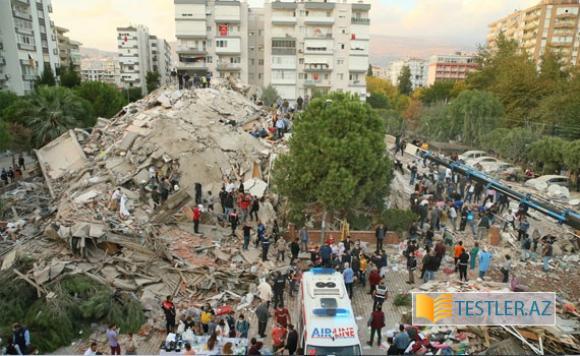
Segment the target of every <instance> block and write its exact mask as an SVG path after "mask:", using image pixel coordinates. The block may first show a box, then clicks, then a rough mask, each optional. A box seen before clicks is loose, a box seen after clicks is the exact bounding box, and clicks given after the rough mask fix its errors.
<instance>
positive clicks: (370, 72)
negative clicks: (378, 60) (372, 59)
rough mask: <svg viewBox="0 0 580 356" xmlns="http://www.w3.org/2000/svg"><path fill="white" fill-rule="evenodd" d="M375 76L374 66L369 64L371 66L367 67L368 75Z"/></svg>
mask: <svg viewBox="0 0 580 356" xmlns="http://www.w3.org/2000/svg"><path fill="white" fill-rule="evenodd" d="M372 76H373V66H372V65H371V64H369V68H368V69H367V77H372Z"/></svg>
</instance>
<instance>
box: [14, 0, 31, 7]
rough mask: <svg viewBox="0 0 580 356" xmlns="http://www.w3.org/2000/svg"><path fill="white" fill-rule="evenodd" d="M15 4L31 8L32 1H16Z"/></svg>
mask: <svg viewBox="0 0 580 356" xmlns="http://www.w3.org/2000/svg"><path fill="white" fill-rule="evenodd" d="M14 2H16V3H18V4H21V5H26V6H30V0H14Z"/></svg>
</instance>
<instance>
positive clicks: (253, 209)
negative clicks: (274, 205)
mask: <svg viewBox="0 0 580 356" xmlns="http://www.w3.org/2000/svg"><path fill="white" fill-rule="evenodd" d="M259 211H260V199H258V197H255V196H253V197H252V203H251V206H250V220H252V217H253V219H254V221H258V212H259Z"/></svg>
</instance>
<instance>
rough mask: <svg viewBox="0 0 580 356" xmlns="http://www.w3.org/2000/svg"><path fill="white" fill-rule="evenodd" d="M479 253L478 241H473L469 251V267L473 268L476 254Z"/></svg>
mask: <svg viewBox="0 0 580 356" xmlns="http://www.w3.org/2000/svg"><path fill="white" fill-rule="evenodd" d="M478 254H479V242H477V241H475V244H474V245H473V247H472V248H471V251H469V269H470V270H474V269H475V262H476V261H477V255H478Z"/></svg>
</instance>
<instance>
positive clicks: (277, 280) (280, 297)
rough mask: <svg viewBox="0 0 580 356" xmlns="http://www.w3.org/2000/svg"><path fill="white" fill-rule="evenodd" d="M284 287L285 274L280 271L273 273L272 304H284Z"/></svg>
mask: <svg viewBox="0 0 580 356" xmlns="http://www.w3.org/2000/svg"><path fill="white" fill-rule="evenodd" d="M285 288H286V276H285V275H283V274H282V273H281V272H276V274H275V275H274V288H273V291H274V299H273V302H274V305H277V306H284V289H285Z"/></svg>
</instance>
